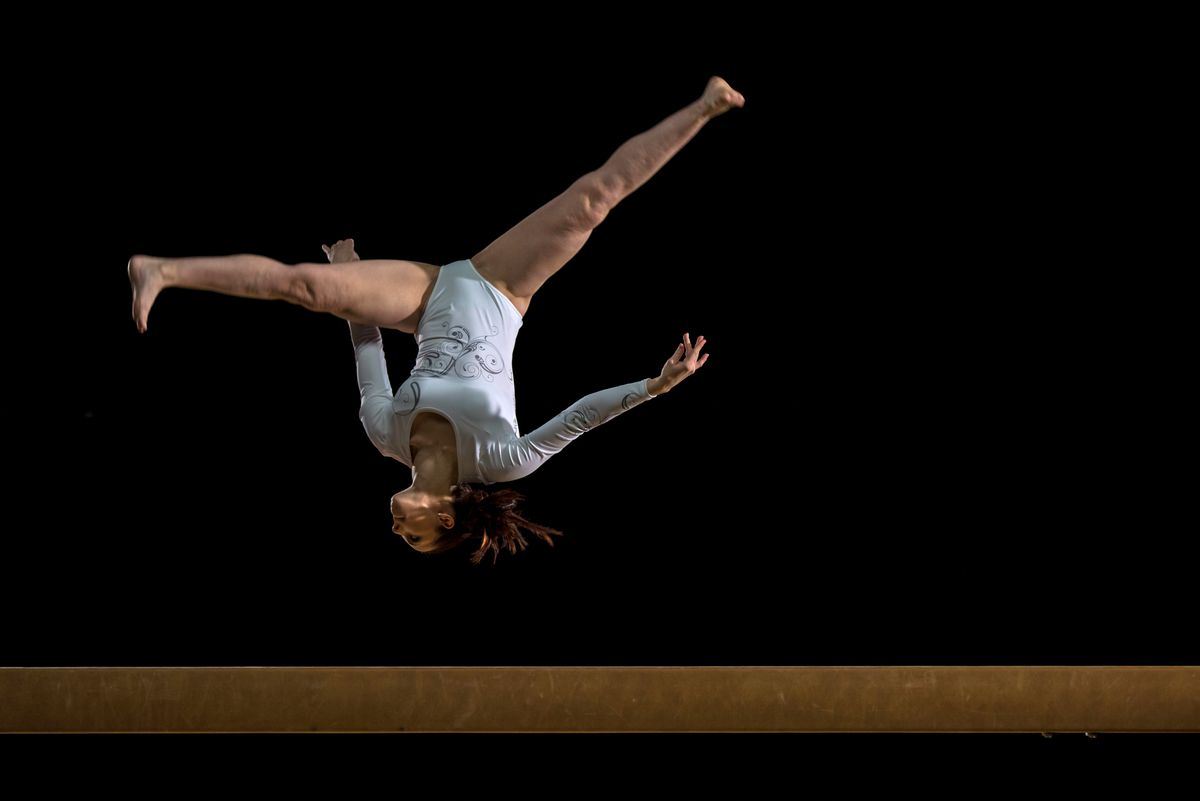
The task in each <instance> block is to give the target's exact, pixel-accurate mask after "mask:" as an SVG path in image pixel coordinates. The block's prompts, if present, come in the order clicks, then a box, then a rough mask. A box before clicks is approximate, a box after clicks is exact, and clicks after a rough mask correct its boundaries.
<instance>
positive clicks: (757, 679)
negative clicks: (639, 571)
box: [0, 666, 1200, 733]
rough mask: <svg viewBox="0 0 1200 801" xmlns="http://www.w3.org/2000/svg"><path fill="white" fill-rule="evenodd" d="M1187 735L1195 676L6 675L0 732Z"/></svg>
mask: <svg viewBox="0 0 1200 801" xmlns="http://www.w3.org/2000/svg"><path fill="white" fill-rule="evenodd" d="M706 731H708V732H1150V731H1200V667H1197V666H1088V667H1072V666H1062V667H1056V666H1027V667H1012V666H1005V667H974V666H972V667H949V666H904V667H868V666H862V667H96V668H89V667H35V668H24V667H3V668H0V732H9V733H12V732H706Z"/></svg>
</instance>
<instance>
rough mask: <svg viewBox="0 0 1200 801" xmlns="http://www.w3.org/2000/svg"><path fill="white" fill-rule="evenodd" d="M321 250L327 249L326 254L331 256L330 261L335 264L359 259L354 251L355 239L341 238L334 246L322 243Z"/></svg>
mask: <svg viewBox="0 0 1200 801" xmlns="http://www.w3.org/2000/svg"><path fill="white" fill-rule="evenodd" d="M321 250H323V251H325V255H326V256H328V257H329V261H330V262H331V263H333V264H340V263H342V262H347V261H358V254H357V253H355V252H354V240H353V239H339V240H338V241H336V242H334V243H333V247H329V246H328V245H321Z"/></svg>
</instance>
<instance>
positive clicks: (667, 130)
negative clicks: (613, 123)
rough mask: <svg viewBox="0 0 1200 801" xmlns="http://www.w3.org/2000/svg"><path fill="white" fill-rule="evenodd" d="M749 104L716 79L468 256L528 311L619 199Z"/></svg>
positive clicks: (522, 310) (728, 86)
mask: <svg viewBox="0 0 1200 801" xmlns="http://www.w3.org/2000/svg"><path fill="white" fill-rule="evenodd" d="M744 103H745V99H744V98H743V97H742V96H741V95H740V94H739V93H737V92H735V91H734V90H733V88H732V87H731V86H730V85H729V84H728V83H726V82H725V81H724V80H722V79H721V78H716V77H714V78H713V79H712V80H710V81H709V82H708V86H707V88H705V90H704V95H703V96H702V97H701V98H700V99H699V100H697V101H696V102H694V103H692V104H691V105H688V106H685V107H684V108H682V109H680V110H679V111H677V112H675V113H674V114H672V115H671V116H670V117H667V118H666V119H665V120H663V121H662V122H660V123H659V124H658V125H656V126H655V127H653V128H651V129H650V130H649V131H646V132H645V133H642V134H640V135H638V136H635V137H634V138H633V139H630V140H629V141H628V142H626V143H625V144H623V145H621V147H620V148H619V149H618V150H617V151H616V152H615V153H613V155H612V156H611V157H610V158H609V159H608V161H606V162H605V163H604V166H602V167H600V169H598V170H595V171H593V172H590V173H588V174H587V175H585V176H583V177H582V178H580V179H579V180H577V181H575V183H573V184H571V186H570V187H569V188H568V189H567V190H566V191H565V192H563V193H562V194H561V195H559V196H558V197H556V198H554V199H553V200H551V201H550V202H549V203H547V204H546V205H544V206H542V207H541V208H540V209H538V210H537V211H535V212H534V213H533V214H531V215H529V216H528V217H526V218H525V219H524V220H522V221H521V222H519V223H517V225H516V226H514V227H513V228H512V229H510V230H509V231H508V232H507V233H505V234H504V235H503V236H501V237H500V238H499V239H497V240H496V241H495V242H492V243H491V244H490V245H488V246H487V247H486V248H484V249H483V250H482V251H481V252H479V253H478V254H477V255H475V256H474V257H473V258H472V259H471V261H472V262H473V263H474V264H475V267H476V269H477V270H479V273H480V274H481V275H483V276H484V277H485V278H486V279H488V281H490V282H491V283H493V284H495V285H496V287H497V288H498V289H500V290H502V291H504V292H505V293H506V294H507V295H508V296H509V297H510V298H513V303H514V304H515V305H516V307H517V310H518V311H520V312H521V314H524V313H525V311H526V309H527V308H528V307H529V299H530V298H531V297H533V294H534V293H535V292H536V291H537V290H538V289H539V288H540V287H541V286H542V284H543V283H545V282H546V280H547V279H548V278H549V277H550V276H552V275H554V274H555V273H556V272H558V270H559V269H560V268H561V267H562V266H563V265H564V264H566V263H567V262H568V261H570V259H571V257H572V256H574V255H575V254H576V253H578V252H579V249H580V248H581V247H583V243H584V242H586V241H587V239H588V237H589V236H590V235H591V233H592V230H593V229H594V228H595V227H596V226H598V225H599V224H600V223H601V222H602V221H603V220H604V218H605V217H606V216H607V215H608V212H609V211H611V210H612V208H613V207H614V206H616V205H617V203H619V202H621V200H622V199H623V198H625V197H627V196H628V195H629V194H630V193H632V192H633V191H634V190H635V189H637V188H638V187H639V186H641V185H642V184H644V183H646V181H648V180H649V179H650V176H652V175H654V173H656V172H658V170H659V169H660V168H661V167H662V166H663V165H664V164H666V163H667V162H668V161H669V160H670V159H671V157H672V156H674V155H675V154H676V153H678V152H679V150H680V148H682V147H683V146H684V145H685V144H687V143H688V141H689V140H691V138H692V137H693V136H695V135H696V133H697V132H698V131H699V130H700V129H701V128H702V127H703V126H704V124H705V123H706V122H708V121H709V120H711V119H712V118H713V117H716V116H719V115H721V114H724V113H725V112H726V111H728V110H729V109H731V108H734V107H740V106H742V105H743V104H744Z"/></svg>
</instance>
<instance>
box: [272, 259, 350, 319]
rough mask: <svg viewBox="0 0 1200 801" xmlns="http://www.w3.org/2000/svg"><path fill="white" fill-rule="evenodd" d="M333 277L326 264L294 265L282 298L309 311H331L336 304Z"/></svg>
mask: <svg viewBox="0 0 1200 801" xmlns="http://www.w3.org/2000/svg"><path fill="white" fill-rule="evenodd" d="M335 278H336V276H335V275H334V274H333V271H332V270H330V269H329V266H328V265H322V264H309V263H303V264H297V265H294V266H293V267H292V270H291V275H289V276H288V280H287V282H286V284H285V286H284V296H283V299H284V300H286V301H288V302H289V303H294V304H296V305H297V306H303V307H304V308H306V309H308V310H310V311H317V312H325V311H332V310H333V309H334V308H335V307H336V306H337V305H338V300H337V291H336V281H335Z"/></svg>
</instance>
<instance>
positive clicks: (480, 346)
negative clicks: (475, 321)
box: [412, 323, 512, 381]
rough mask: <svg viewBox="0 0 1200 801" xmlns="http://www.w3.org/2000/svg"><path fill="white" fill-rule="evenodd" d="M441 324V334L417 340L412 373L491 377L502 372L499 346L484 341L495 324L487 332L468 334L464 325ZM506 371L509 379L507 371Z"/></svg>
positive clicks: (491, 379)
mask: <svg viewBox="0 0 1200 801" xmlns="http://www.w3.org/2000/svg"><path fill="white" fill-rule="evenodd" d="M444 325H445V326H446V333H445V335H444V336H431V337H426V338H425V339H423V340H422V341H421V349H420V351H419V352H418V353H417V364H416V366H415V367H413V370H412V372H413V374H414V375H417V374H421V375H451V374H454V375H456V376H458V377H459V378H483V379H484V380H485V381H494V380H495V378H496V376H497V375H501V374H502V373H504V370H505V365H504V356H503V355H502V354H501V352H500V349H499V348H497V347H496V346H495V345H494V344H492V343H491V342H489V341H488V337H489V336H496V335H497V334H499V329H498V328H497V327H496V326H492V327H491V332H490V333H488V334H485V335H483V336H481V337H472V336H471V332H470V331H469V330H467V327H466V326H463V325H454V326H452V325H450V324H449V323H444ZM508 375H509V380H512V373H511V371H510V372H509V374H508Z"/></svg>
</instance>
